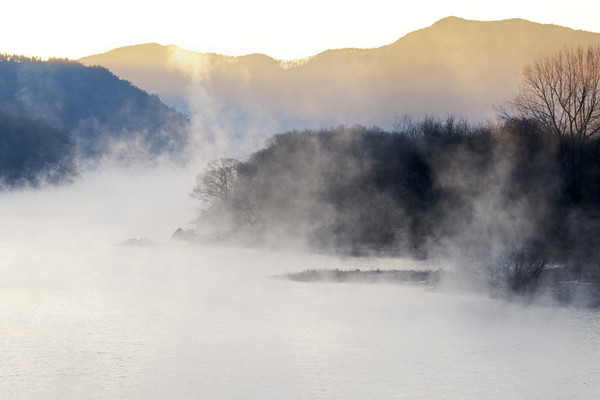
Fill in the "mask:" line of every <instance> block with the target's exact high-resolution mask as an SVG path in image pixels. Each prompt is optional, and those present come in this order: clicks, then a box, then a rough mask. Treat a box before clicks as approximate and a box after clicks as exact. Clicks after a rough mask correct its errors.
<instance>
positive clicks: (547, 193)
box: [192, 46, 600, 292]
mask: <svg viewBox="0 0 600 400" xmlns="http://www.w3.org/2000/svg"><path fill="white" fill-rule="evenodd" d="M599 76H600V47H598V46H596V47H590V48H588V49H583V48H576V49H570V48H564V49H562V50H561V51H559V52H557V53H556V54H554V55H549V56H547V57H542V58H540V59H539V60H538V61H537V62H536V63H534V64H533V65H531V66H528V67H526V68H525V69H524V78H523V81H522V86H521V89H520V93H519V95H518V96H517V97H516V98H515V99H514V100H513V101H512V102H510V103H509V104H508V106H507V107H506V108H505V109H504V110H503V111H502V112H503V114H502V117H503V118H502V120H501V122H499V123H497V124H487V125H473V124H470V123H469V122H467V121H465V120H462V119H459V118H456V117H453V116H450V117H447V118H446V119H440V118H435V117H425V118H421V119H412V118H410V117H402V118H398V119H397V121H396V124H395V125H394V130H393V131H384V130H381V129H379V128H376V127H374V128H366V127H363V126H339V127H334V128H329V129H321V130H311V131H291V132H287V133H284V134H280V135H276V136H275V137H273V138H272V139H271V140H270V141H269V143H268V145H267V146H266V147H265V148H264V149H263V150H260V151H258V152H256V153H254V154H252V155H251V156H250V157H249V158H248V159H247V160H244V161H238V160H234V159H221V160H216V161H214V162H212V163H211V164H209V165H208V167H207V169H205V170H204V171H203V172H202V173H200V174H199V175H198V177H197V181H196V185H195V187H194V189H193V193H192V195H193V196H194V197H196V198H197V199H198V200H200V202H201V203H202V205H203V208H202V211H201V213H200V215H199V221H200V222H199V224H200V225H202V226H207V225H210V224H212V225H214V226H216V227H217V232H218V233H219V234H220V235H221V236H226V237H237V238H242V237H246V238H252V240H255V241H256V240H261V241H264V242H269V241H272V240H275V239H277V240H280V239H281V238H293V240H298V239H300V240H302V241H304V242H305V243H307V244H308V245H309V246H310V247H311V248H313V249H317V250H332V249H333V250H335V251H342V252H349V253H354V254H361V253H367V252H381V253H387V254H402V255H406V254H409V255H412V256H415V257H436V256H444V257H457V258H459V259H461V260H470V261H469V264H470V265H476V266H477V268H479V269H480V271H481V270H483V271H485V275H486V279H487V281H488V283H489V284H491V285H494V286H501V287H503V289H507V288H508V289H509V290H511V291H515V292H527V291H530V290H532V287H533V286H534V285H535V283H536V282H537V281H538V280H539V278H540V276H541V275H542V274H541V272H542V271H544V270H547V269H548V266H549V265H552V264H556V263H560V264H561V265H571V266H573V267H572V268H570V269H569V273H575V272H577V274H580V275H578V276H580V277H581V276H584V275H585V279H598V278H600V276H599V275H600V273H599V269H598V268H596V267H594V268H592V267H586V266H589V265H591V264H593V265H597V261H598V259H599V257H600V250H599V249H598V248H597V235H598V233H600V212H599V211H598V210H599V209H600V163H599V157H600V140H599V136H600V95H599V93H600V80H599ZM290 240H291V239H290ZM574 271H575V272H574ZM581 274H583V275H581ZM582 279H583V278H582Z"/></svg>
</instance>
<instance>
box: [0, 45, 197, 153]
mask: <svg viewBox="0 0 600 400" xmlns="http://www.w3.org/2000/svg"><path fill="white" fill-rule="evenodd" d="M0 110H4V111H6V112H10V113H17V114H22V115H29V116H31V117H35V118H42V119H43V120H44V121H45V122H47V123H48V124H49V125H50V126H52V127H56V128H60V129H66V130H69V131H70V132H71V133H72V134H73V137H74V139H75V141H76V144H77V149H78V155H79V157H80V158H82V159H88V158H98V157H102V156H106V155H107V154H109V153H110V154H112V155H115V156H117V157H119V158H121V159H123V158H129V157H132V156H135V157H154V156H156V155H161V154H171V155H177V154H180V153H181V152H182V151H183V150H184V149H185V146H186V143H187V141H188V124H189V122H188V120H187V119H186V118H185V117H184V116H183V115H182V114H180V113H179V112H177V111H176V110H175V109H173V108H170V107H168V106H166V105H165V104H164V103H162V102H161V100H160V99H159V98H158V97H157V96H156V95H149V94H148V93H146V92H145V91H143V90H141V89H139V88H137V87H135V86H133V85H132V84H131V83H130V82H128V81H126V80H122V79H119V78H117V77H116V76H115V75H113V74H112V73H111V72H110V71H108V70H107V69H106V68H103V67H86V66H84V65H82V64H80V63H78V62H71V61H66V60H51V61H39V60H35V59H29V58H24V57H15V56H6V55H5V56H3V57H2V58H1V59H0Z"/></svg>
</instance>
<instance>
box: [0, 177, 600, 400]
mask: <svg viewBox="0 0 600 400" xmlns="http://www.w3.org/2000/svg"><path fill="white" fill-rule="evenodd" d="M196 172H197V170H195V168H192V167H190V168H189V169H182V168H170V167H166V166H163V167H161V168H160V169H158V168H141V167H140V168H130V169H123V168H116V167H115V168H113V167H104V168H99V169H97V170H95V172H86V173H84V174H83V175H82V177H81V178H80V179H79V180H78V181H76V182H75V183H74V184H72V185H69V186H61V187H56V188H46V189H42V190H22V191H16V192H3V193H0V215H1V218H2V221H3V223H2V225H1V227H0V246H1V248H2V255H3V257H2V261H1V262H0V265H1V271H2V279H0V296H1V298H2V301H1V302H0V320H1V321H2V324H1V325H0V338H2V339H1V343H2V363H0V397H2V398H22V399H37V398H46V399H65V398H79V399H85V398H90V399H99V398H109V399H164V398H177V399H186V398H189V399H197V398H203V399H240V398H246V399H281V398H287V399H331V398H343V399H364V398H377V399H391V398H403V399H426V398H446V399H481V398H486V399H506V398H528V399H559V398H569V399H589V398H593V397H594V396H595V395H596V394H597V393H598V391H599V390H600V383H598V380H597V377H598V374H599V373H600V364H598V362H597V360H598V356H600V315H598V312H597V311H593V310H583V309H581V310H578V309H572V308H557V307H537V306H528V307H525V306H522V305H519V304H516V303H508V302H505V301H501V300H495V299H491V298H489V297H486V296H482V295H479V294H473V293H464V292H458V291H452V290H447V289H442V288H437V289H434V288H429V287H425V286H415V285H392V284H373V283H368V284H367V283H364V284H361V283H333V282H321V283H305V282H292V281H289V280H285V279H273V277H274V276H275V275H282V274H286V273H290V272H298V271H303V270H306V269H331V268H339V269H342V270H344V269H347V270H349V269H356V268H360V269H365V270H366V269H375V268H379V269H382V270H385V269H427V268H437V267H438V266H439V265H438V264H436V263H437V262H436V261H428V262H422V261H412V260H407V259H393V258H351V257H335V256H328V255H317V254H309V253H300V252H285V251H267V250H258V249H249V248H236V247H233V246H212V247H209V246H207V245H202V244H188V243H183V242H178V241H172V240H170V239H169V237H170V235H171V233H172V232H173V231H174V230H175V229H176V228H177V227H180V226H181V227H186V226H187V225H186V224H187V223H188V222H189V221H191V220H192V219H193V218H194V215H195V210H194V208H195V207H196V204H195V203H194V202H193V201H192V200H191V199H190V198H189V196H188V193H189V191H190V189H191V186H192V185H193V182H194V176H195V173H196ZM132 238H134V239H142V238H144V239H146V240H145V241H133V242H129V243H130V244H140V245H124V244H123V243H124V242H126V241H127V240H128V239H132ZM142 244H143V245H142Z"/></svg>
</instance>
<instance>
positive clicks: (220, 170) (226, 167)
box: [191, 158, 240, 208]
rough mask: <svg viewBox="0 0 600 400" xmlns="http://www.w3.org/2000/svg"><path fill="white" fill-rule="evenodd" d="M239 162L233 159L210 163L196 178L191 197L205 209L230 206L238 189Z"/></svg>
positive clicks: (222, 159) (221, 159)
mask: <svg viewBox="0 0 600 400" xmlns="http://www.w3.org/2000/svg"><path fill="white" fill-rule="evenodd" d="M239 164H240V162H239V161H238V160H236V159H233V158H220V159H218V160H214V161H211V162H210V163H209V164H208V166H207V167H206V169H205V170H204V171H203V172H202V173H200V174H199V175H198V176H197V177H196V186H194V189H193V191H192V194H191V195H192V197H194V198H196V199H198V200H200V202H201V203H202V205H203V206H205V207H207V208H212V207H223V206H228V205H231V202H232V201H233V199H234V194H235V191H236V190H237V188H238V183H239V174H238V167H239Z"/></svg>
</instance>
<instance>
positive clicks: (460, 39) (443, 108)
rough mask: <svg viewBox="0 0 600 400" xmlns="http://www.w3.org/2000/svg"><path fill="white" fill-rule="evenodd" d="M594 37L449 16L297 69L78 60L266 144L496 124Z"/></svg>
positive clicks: (170, 59)
mask: <svg viewBox="0 0 600 400" xmlns="http://www.w3.org/2000/svg"><path fill="white" fill-rule="evenodd" d="M591 43H600V34H599V33H592V32H584V31H577V30H573V29H570V28H565V27H560V26H556V25H545V24H538V23H533V22H529V21H526V20H522V19H510V20H503V21H491V22H480V21H470V20H464V19H460V18H456V17H448V18H445V19H442V20H440V21H438V22H436V23H435V24H433V25H432V26H430V27H428V28H425V29H421V30H417V31H414V32H411V33H409V34H407V35H406V36H404V37H402V38H401V39H399V40H398V41H396V42H395V43H392V44H389V45H386V46H383V47H379V48H373V49H339V50H328V51H325V52H322V53H320V54H317V55H315V56H313V57H310V58H308V59H305V60H300V61H297V62H280V61H277V60H274V59H273V58H270V57H268V56H265V55H262V54H251V55H247V56H242V57H229V56H224V55H219V54H214V53H196V52H192V51H187V50H182V49H180V48H178V47H177V46H173V45H171V46H161V45H158V44H144V45H138V46H130V47H123V48H119V49H116V50H113V51H110V52H107V53H104V54H98V55H94V56H89V57H85V58H83V59H81V60H80V61H81V62H82V63H84V64H86V65H102V66H105V67H107V68H109V69H110V70H111V71H113V72H114V73H115V74H117V75H118V76H120V77H121V78H123V79H127V80H129V81H131V82H133V83H134V84H135V85H137V86H139V87H141V88H143V89H145V90H147V91H149V92H151V93H157V94H158V95H159V96H160V97H161V98H163V99H164V100H165V101H166V102H167V103H169V104H171V105H173V106H175V107H178V108H180V109H181V110H183V111H185V112H187V113H189V114H190V115H192V117H193V119H194V120H196V122H197V123H198V124H199V125H200V126H203V127H204V128H205V129H206V130H211V129H212V130H225V131H231V132H234V133H236V134H237V135H239V136H244V135H252V134H255V135H270V134H272V133H275V132H278V131H284V130H288V129H292V128H315V127H322V126H329V125H335V124H339V123H345V124H351V123H359V124H364V125H379V126H382V127H384V128H389V127H390V125H391V124H392V123H393V122H394V119H395V116H396V115H398V114H413V115H423V114H435V115H445V114H457V115H459V116H466V117H468V118H470V119H471V120H475V121H485V120H487V119H490V118H495V116H496V111H495V106H497V105H500V104H502V103H503V102H504V101H505V100H507V99H509V98H511V97H513V96H514V94H515V92H516V90H517V88H518V82H519V76H520V73H521V69H522V66H523V64H524V63H526V62H529V61H531V60H533V59H534V58H535V57H536V56H538V55H540V54H544V53H549V52H553V51H554V50H556V49H558V48H560V47H563V46H564V45H587V44H591Z"/></svg>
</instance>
